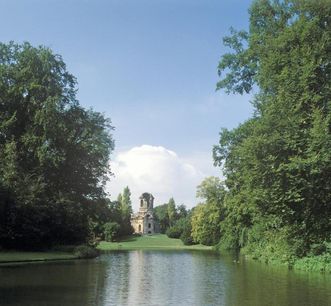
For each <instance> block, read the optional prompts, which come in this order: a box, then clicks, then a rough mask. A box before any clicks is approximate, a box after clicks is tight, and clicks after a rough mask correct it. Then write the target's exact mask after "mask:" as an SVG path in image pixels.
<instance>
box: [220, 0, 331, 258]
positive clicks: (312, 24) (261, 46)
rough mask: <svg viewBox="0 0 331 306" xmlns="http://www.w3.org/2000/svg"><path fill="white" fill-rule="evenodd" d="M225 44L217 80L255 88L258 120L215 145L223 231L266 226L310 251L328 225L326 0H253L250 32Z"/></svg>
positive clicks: (330, 107) (330, 131) (294, 247)
mask: <svg viewBox="0 0 331 306" xmlns="http://www.w3.org/2000/svg"><path fill="white" fill-rule="evenodd" d="M224 43H225V44H226V45H227V46H229V47H230V48H232V50H233V52H232V53H227V54H225V55H223V56H222V58H221V61H220V63H219V74H220V76H221V80H220V81H219V83H218V88H219V89H225V90H226V91H227V92H234V93H240V94H242V93H244V92H250V91H251V90H252V89H253V88H256V91H258V93H257V94H256V95H255V98H254V100H253V105H254V108H255V114H254V118H252V119H250V120H248V121H247V122H245V123H244V124H242V125H241V126H239V127H238V128H236V129H234V130H232V131H228V130H223V131H222V132H221V137H220V142H219V145H217V146H215V148H214V159H215V163H216V164H218V165H220V166H224V171H225V174H226V176H227V181H226V183H227V186H228V188H229V196H228V197H227V207H228V209H227V215H228V217H227V220H226V222H225V223H224V225H223V226H224V227H225V228H224V230H225V232H227V237H225V238H224V239H228V240H229V241H231V243H230V244H232V245H237V246H238V245H244V244H245V237H246V238H247V239H248V240H250V241H253V240H254V239H255V238H254V237H253V236H254V235H255V234H256V235H257V236H259V235H260V233H258V234H257V232H261V231H262V232H263V233H264V235H260V236H259V237H264V239H269V238H270V241H271V240H272V239H275V237H276V236H277V235H279V237H282V240H283V241H287V245H288V246H291V252H293V253H295V254H296V255H304V254H305V253H306V252H307V251H308V250H309V247H310V246H311V245H312V244H313V243H321V242H323V241H325V240H327V239H329V238H330V233H331V221H330V220H331V209H330V203H331V176H330V173H331V150H330V147H331V82H330V75H331V65H330V50H331V5H330V1H327V0H318V1H304V0H291V1H290V0H288V1H276V0H274V1H272V0H259V1H254V2H253V4H252V6H251V9H250V27H249V31H248V32H245V31H235V30H232V35H231V36H229V37H226V38H225V39H224ZM261 224H263V227H261V226H259V225H261ZM257 227H258V228H259V230H257ZM261 228H262V229H261ZM270 232H272V233H273V234H272V235H269V236H268V234H267V233H270ZM245 233H248V234H247V235H246V234H245ZM250 233H251V235H250ZM268 237H269V238H268ZM247 239H246V240H247Z"/></svg>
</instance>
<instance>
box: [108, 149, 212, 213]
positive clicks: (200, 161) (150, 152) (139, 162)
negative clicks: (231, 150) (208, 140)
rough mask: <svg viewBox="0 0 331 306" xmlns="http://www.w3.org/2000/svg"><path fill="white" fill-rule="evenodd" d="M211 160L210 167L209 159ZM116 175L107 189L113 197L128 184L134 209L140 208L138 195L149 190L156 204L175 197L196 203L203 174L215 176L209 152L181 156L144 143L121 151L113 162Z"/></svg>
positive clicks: (178, 202)
mask: <svg viewBox="0 0 331 306" xmlns="http://www.w3.org/2000/svg"><path fill="white" fill-rule="evenodd" d="M206 158H208V159H209V160H210V167H208V165H207V164H208V163H207V162H206ZM111 168H112V172H113V173H114V175H115V176H114V177H112V178H111V179H110V182H109V184H108V191H109V192H110V194H111V198H112V199H116V197H117V195H118V193H120V192H122V190H123V188H124V187H125V186H129V188H130V190H131V193H132V196H131V199H132V204H133V208H134V210H137V209H138V198H139V196H140V195H141V194H142V193H143V192H150V193H152V194H153V195H154V197H155V203H156V204H163V203H165V202H167V201H168V200H169V198H170V197H174V198H175V201H176V203H177V204H181V203H184V204H185V205H186V206H188V207H192V206H194V205H195V204H196V200H195V192H196V186H197V185H199V184H200V182H201V181H202V180H203V178H204V177H206V176H209V175H215V172H214V171H213V170H212V161H211V156H210V153H209V154H208V157H207V154H201V153H199V154H198V155H194V156H192V157H191V158H189V157H185V158H180V157H179V156H178V155H177V154H176V153H175V152H174V151H171V150H168V149H166V148H164V147H161V146H151V145H142V146H139V147H134V148H132V149H130V150H127V151H121V152H119V153H118V154H117V155H116V156H115V159H114V161H112V163H111Z"/></svg>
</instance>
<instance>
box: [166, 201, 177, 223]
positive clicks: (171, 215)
mask: <svg viewBox="0 0 331 306" xmlns="http://www.w3.org/2000/svg"><path fill="white" fill-rule="evenodd" d="M167 210H168V219H169V225H170V226H171V225H173V224H174V222H175V220H176V203H175V200H174V198H170V199H169V202H168V206H167Z"/></svg>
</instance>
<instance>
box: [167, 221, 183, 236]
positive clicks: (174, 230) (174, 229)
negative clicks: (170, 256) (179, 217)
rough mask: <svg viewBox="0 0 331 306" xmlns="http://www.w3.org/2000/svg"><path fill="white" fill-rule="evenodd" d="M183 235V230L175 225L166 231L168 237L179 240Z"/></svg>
mask: <svg viewBox="0 0 331 306" xmlns="http://www.w3.org/2000/svg"><path fill="white" fill-rule="evenodd" d="M181 234H182V229H181V228H180V227H179V226H176V224H175V225H173V226H171V227H169V228H168V229H167V230H166V235H167V236H168V237H169V238H176V239H179V238H180V235H181Z"/></svg>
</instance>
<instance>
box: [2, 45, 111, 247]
mask: <svg viewBox="0 0 331 306" xmlns="http://www.w3.org/2000/svg"><path fill="white" fill-rule="evenodd" d="M76 91H77V89H76V80H75V77H74V76H72V75H71V74H70V73H69V72H68V71H67V69H66V65H65V63H64V62H63V60H62V58H61V56H59V55H56V54H53V52H52V51H51V50H50V49H48V48H45V47H38V48H35V47H33V46H31V45H30V44H29V43H24V44H22V45H18V44H15V43H12V42H11V43H9V44H2V43H0V212H1V217H0V218H1V221H2V222H1V227H0V237H1V244H2V245H3V246H5V247H23V248H34V247H44V246H48V245H52V244H72V243H81V242H85V240H86V238H87V237H88V236H89V231H90V228H89V220H90V219H91V217H90V214H92V211H93V207H94V205H95V204H96V203H97V202H98V201H100V200H102V199H103V198H104V197H105V193H104V190H103V186H104V183H105V181H106V179H107V176H108V173H109V166H108V165H109V163H108V162H109V154H110V152H111V151H112V149H113V140H112V137H111V135H110V132H111V130H112V126H111V124H110V120H109V119H107V118H105V117H104V116H103V115H102V114H100V113H98V112H94V111H93V110H86V109H84V108H83V107H81V106H80V105H79V103H78V101H77V99H76ZM92 219H93V218H92Z"/></svg>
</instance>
